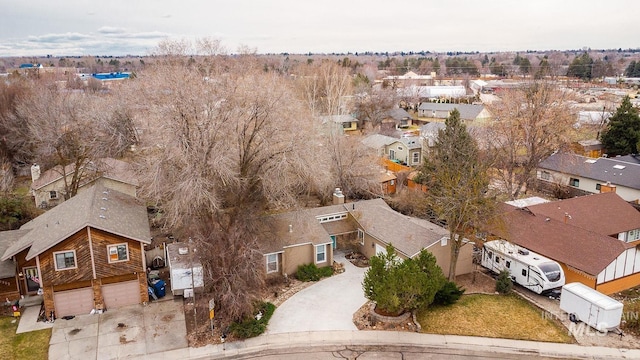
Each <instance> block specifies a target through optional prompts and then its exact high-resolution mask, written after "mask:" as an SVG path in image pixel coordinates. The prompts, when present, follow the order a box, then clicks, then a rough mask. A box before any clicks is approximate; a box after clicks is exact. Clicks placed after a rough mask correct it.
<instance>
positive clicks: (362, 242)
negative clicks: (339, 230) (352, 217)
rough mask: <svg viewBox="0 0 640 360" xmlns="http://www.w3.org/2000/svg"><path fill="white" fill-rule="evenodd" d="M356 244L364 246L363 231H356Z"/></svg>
mask: <svg viewBox="0 0 640 360" xmlns="http://www.w3.org/2000/svg"><path fill="white" fill-rule="evenodd" d="M358 242H359V243H360V245H364V231H362V230H360V229H358Z"/></svg>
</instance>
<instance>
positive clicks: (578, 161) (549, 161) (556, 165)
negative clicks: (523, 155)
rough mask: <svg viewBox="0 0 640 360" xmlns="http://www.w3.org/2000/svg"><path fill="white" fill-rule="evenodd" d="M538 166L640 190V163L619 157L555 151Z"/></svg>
mask: <svg viewBox="0 0 640 360" xmlns="http://www.w3.org/2000/svg"><path fill="white" fill-rule="evenodd" d="M538 168H540V169H546V170H553V171H557V172H561V173H565V174H570V175H577V176H579V177H583V178H587V179H593V180H596V181H599V182H602V183H606V182H610V183H611V184H613V185H620V186H625V187H628V188H631V189H638V190H640V164H633V163H629V162H624V161H619V160H617V158H598V159H594V158H589V157H586V156H580V155H576V154H572V153H555V154H553V155H551V156H549V157H548V158H546V159H545V160H543V161H541V162H540V164H539V165H538Z"/></svg>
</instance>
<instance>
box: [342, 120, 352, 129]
mask: <svg viewBox="0 0 640 360" xmlns="http://www.w3.org/2000/svg"><path fill="white" fill-rule="evenodd" d="M342 128H343V129H349V128H351V122H350V121H349V122H343V123H342Z"/></svg>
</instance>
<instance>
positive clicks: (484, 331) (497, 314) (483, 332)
mask: <svg viewBox="0 0 640 360" xmlns="http://www.w3.org/2000/svg"><path fill="white" fill-rule="evenodd" d="M418 321H419V322H420V325H421V326H422V332H424V333H431V334H451V335H467V336H484V337H491V338H505V339H516V340H531V341H545V342H558V343H574V342H575V341H574V339H573V338H572V337H571V336H569V334H568V332H567V329H566V328H564V327H563V326H562V325H561V324H558V323H556V322H555V321H554V320H551V319H545V318H543V316H542V311H541V310H539V309H537V308H535V307H533V306H532V305H531V304H529V303H528V302H527V301H525V300H523V299H522V298H520V297H518V296H515V295H511V296H504V295H479V294H477V295H465V296H463V297H462V298H460V300H459V301H458V303H456V304H454V305H451V306H448V307H447V306H437V307H431V308H429V309H427V310H425V311H421V312H420V313H418Z"/></svg>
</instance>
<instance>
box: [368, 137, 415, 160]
mask: <svg viewBox="0 0 640 360" xmlns="http://www.w3.org/2000/svg"><path fill="white" fill-rule="evenodd" d="M362 143H363V144H365V145H366V146H368V147H370V148H372V149H375V150H376V151H377V154H378V156H379V157H386V158H387V159H389V160H392V161H397V162H398V163H401V164H404V165H409V166H418V165H420V164H421V163H422V144H421V142H420V138H419V137H417V136H411V137H402V138H399V139H398V138H393V137H391V136H386V135H380V134H373V135H369V136H367V137H366V138H364V139H363V140H362Z"/></svg>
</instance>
